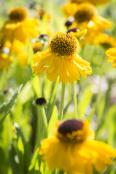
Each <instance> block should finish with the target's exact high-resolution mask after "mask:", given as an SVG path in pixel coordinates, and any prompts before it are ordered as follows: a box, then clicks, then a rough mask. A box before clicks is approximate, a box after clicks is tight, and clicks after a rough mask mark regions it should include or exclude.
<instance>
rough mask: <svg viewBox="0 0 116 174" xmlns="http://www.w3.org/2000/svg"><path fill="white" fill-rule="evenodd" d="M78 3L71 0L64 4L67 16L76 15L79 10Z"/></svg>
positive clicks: (64, 11)
mask: <svg viewBox="0 0 116 174" xmlns="http://www.w3.org/2000/svg"><path fill="white" fill-rule="evenodd" d="M77 7H78V5H77V4H76V3H71V2H70V1H69V2H68V3H66V4H64V5H63V6H62V10H63V13H64V15H65V16H66V17H69V16H74V14H75V13H76V11H77Z"/></svg>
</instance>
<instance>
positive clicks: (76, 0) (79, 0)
mask: <svg viewBox="0 0 116 174" xmlns="http://www.w3.org/2000/svg"><path fill="white" fill-rule="evenodd" d="M109 1H110V0H71V2H72V3H83V2H90V3H92V4H94V5H96V4H105V3H107V2H109Z"/></svg>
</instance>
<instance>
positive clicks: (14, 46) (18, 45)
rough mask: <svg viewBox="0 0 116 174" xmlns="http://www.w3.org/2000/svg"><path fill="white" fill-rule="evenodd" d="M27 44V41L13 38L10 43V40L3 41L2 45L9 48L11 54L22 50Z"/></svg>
mask: <svg viewBox="0 0 116 174" xmlns="http://www.w3.org/2000/svg"><path fill="white" fill-rule="evenodd" d="M28 45H29V41H28V40H27V41H26V42H20V41H19V40H14V41H13V42H12V43H11V42H10V41H8V40H7V41H6V42H4V45H3V47H7V48H9V50H10V53H11V54H14V55H17V54H18V53H20V52H23V51H24V50H25V48H27V47H28Z"/></svg>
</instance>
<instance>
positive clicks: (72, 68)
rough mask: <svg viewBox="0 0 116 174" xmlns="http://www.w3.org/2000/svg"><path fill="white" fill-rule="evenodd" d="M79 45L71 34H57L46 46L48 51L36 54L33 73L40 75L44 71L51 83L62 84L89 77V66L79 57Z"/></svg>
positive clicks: (90, 70) (90, 71)
mask: <svg viewBox="0 0 116 174" xmlns="http://www.w3.org/2000/svg"><path fill="white" fill-rule="evenodd" d="M78 48H79V43H78V40H77V39H76V37H75V36H73V34H71V33H69V34H64V33H57V34H56V35H55V36H54V37H53V38H52V39H51V40H50V41H49V44H48V50H47V51H45V52H38V53H36V54H35V55H34V59H33V66H32V69H33V72H35V73H36V75H42V74H43V73H44V72H45V71H46V74H47V78H48V79H49V80H51V81H56V80H57V77H58V76H59V80H60V81H62V82H63V83H68V82H69V83H73V82H76V81H77V80H79V79H80V75H79V71H80V73H81V75H82V76H83V77H86V76H87V75H90V74H91V73H92V69H91V67H90V64H89V63H88V62H86V61H85V60H83V59H82V58H81V57H79V55H78V54H77V53H78Z"/></svg>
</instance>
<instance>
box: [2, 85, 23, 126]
mask: <svg viewBox="0 0 116 174" xmlns="http://www.w3.org/2000/svg"><path fill="white" fill-rule="evenodd" d="M22 86H23V85H21V86H20V87H19V89H18V90H17V91H16V92H15V93H14V95H13V97H12V99H11V100H10V101H9V102H7V103H4V104H3V105H2V106H1V107H0V123H1V122H2V121H3V120H4V119H5V118H6V116H7V115H8V113H9V112H10V110H11V108H12V107H13V106H14V104H15V103H16V99H17V97H18V94H19V92H20V90H21V88H22Z"/></svg>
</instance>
